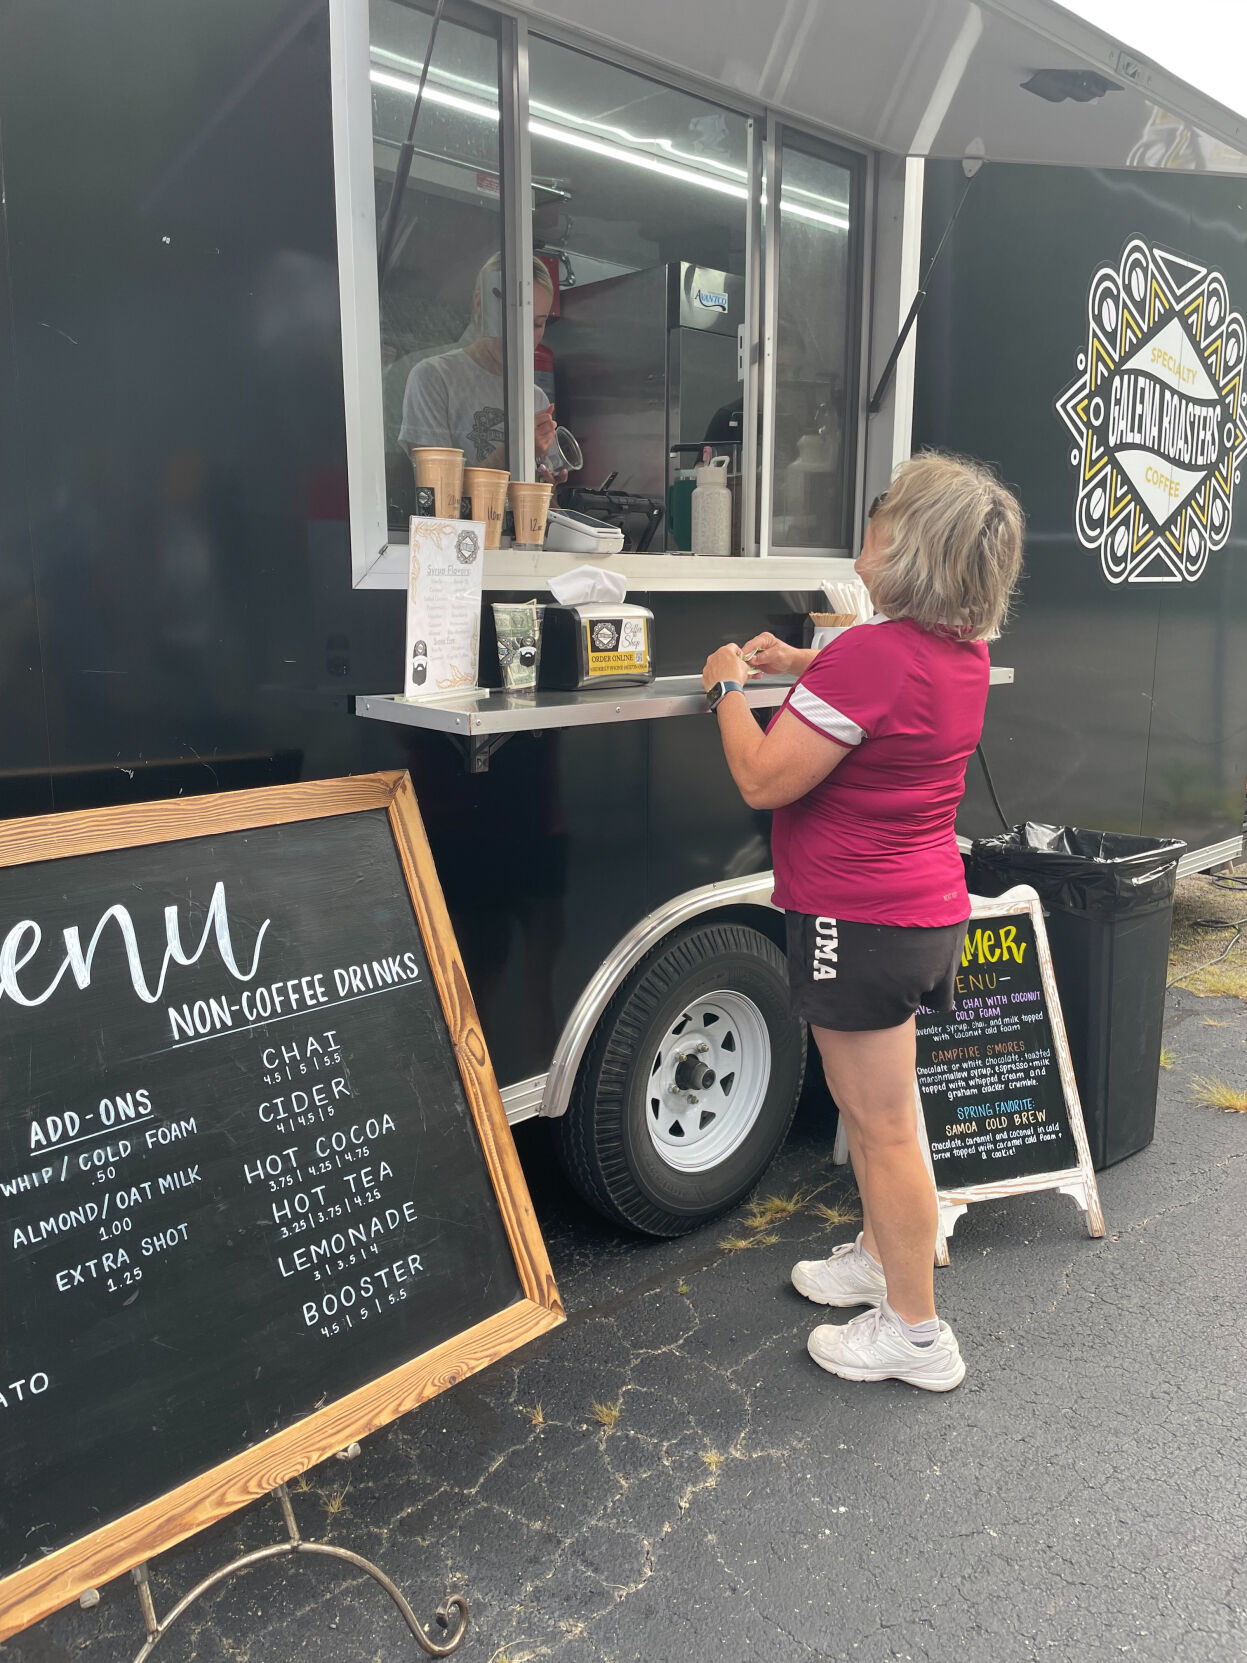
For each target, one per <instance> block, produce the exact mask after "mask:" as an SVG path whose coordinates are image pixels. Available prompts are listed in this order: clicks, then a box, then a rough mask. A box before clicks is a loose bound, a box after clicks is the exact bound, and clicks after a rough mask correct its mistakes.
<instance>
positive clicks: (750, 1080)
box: [554, 924, 805, 1236]
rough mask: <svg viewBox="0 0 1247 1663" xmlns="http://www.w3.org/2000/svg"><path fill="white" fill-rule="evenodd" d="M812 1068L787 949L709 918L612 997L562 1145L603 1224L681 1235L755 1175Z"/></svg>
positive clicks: (563, 1125)
mask: <svg viewBox="0 0 1247 1663" xmlns="http://www.w3.org/2000/svg"><path fill="white" fill-rule="evenodd" d="M804 1072H805V1029H804V1025H803V1024H802V1023H801V1022H800V1021H799V1020H798V1019H797V1018H796V1017H794V1016H793V1015H792V1012H791V1010H790V1009H789V1005H788V979H787V973H786V970H785V964H784V956H783V954H782V953H781V952H780V950H779V948H778V947H776V946H775V945H774V943H773V942H771V941H770V940H768V938H767V937H766V936H764V935H762V934H761V933H760V932H759V931H757V930H754V929H750V928H748V927H747V926H745V925H742V924H708V925H707V924H703V925H701V926H698V927H694V928H692V929H689V930H687V931H685V932H683V933H682V934H680V935H677V936H675V937H673V938H672V939H671V940H670V941H668V942H666V943H664V944H663V946H661V947H659V948H657V949H655V951H654V953H653V954H651V956H650V957H649V958H648V959H646V960H644V961H642V963H641V964H640V965H638V966H637V968H636V970H635V971H634V972H633V973H632V975H631V976H630V977H629V979H628V981H627V982H626V983H625V984H624V986H623V987H622V988H621V989H620V991H619V992H618V993H617V994H616V995H615V998H614V999H613V1000H612V1002H611V1004H610V1005H609V1006H608V1007H607V1009H606V1011H605V1013H604V1014H603V1016H602V1019H601V1021H600V1022H599V1023H598V1026H597V1028H596V1030H595V1032H594V1036H593V1039H592V1040H591V1042H590V1044H589V1048H588V1050H587V1051H586V1053H585V1057H584V1061H583V1062H582V1064H581V1067H580V1073H579V1076H578V1078H577V1081H576V1088H575V1091H574V1093H573V1096H572V1101H571V1103H570V1105H569V1106H568V1110H567V1113H566V1114H565V1115H563V1116H562V1118H560V1119H558V1120H556V1121H555V1122H554V1136H555V1144H556V1147H557V1149H558V1152H559V1156H560V1159H561V1160H562V1163H563V1165H564V1167H565V1168H566V1170H567V1174H568V1176H569V1177H570V1178H571V1180H572V1182H573V1184H575V1186H576V1188H577V1189H578V1190H579V1191H580V1192H581V1194H582V1195H583V1196H584V1197H585V1199H586V1200H587V1201H589V1202H590V1203H591V1205H593V1206H594V1207H596V1208H597V1209H598V1210H599V1211H600V1212H603V1213H605V1214H606V1216H607V1217H608V1218H613V1219H616V1220H618V1221H619V1222H620V1223H622V1224H628V1225H631V1227H632V1228H633V1229H634V1230H640V1231H643V1232H644V1233H646V1234H647V1235H651V1236H679V1235H682V1234H683V1233H684V1232H685V1231H687V1230H693V1229H695V1228H696V1227H697V1225H699V1224H702V1223H704V1222H705V1221H706V1220H707V1219H710V1218H713V1217H714V1216H715V1215H716V1214H717V1213H721V1212H723V1211H724V1210H725V1208H728V1207H730V1206H732V1205H733V1204H734V1203H735V1202H737V1201H739V1200H740V1199H741V1197H742V1196H744V1195H747V1194H748V1193H749V1191H750V1190H751V1189H752V1188H753V1186H754V1185H755V1184H756V1183H757V1181H758V1179H759V1178H760V1177H761V1176H762V1174H763V1172H765V1171H766V1169H767V1167H768V1166H769V1165H770V1163H771V1161H772V1160H773V1159H774V1157H775V1155H776V1154H777V1152H778V1150H779V1147H780V1145H781V1144H782V1143H783V1141H784V1138H785V1136H786V1135H787V1132H788V1128H789V1126H790V1125H791V1124H792V1117H793V1114H794V1112H795V1110H796V1106H797V1098H798V1096H799V1094H800V1091H801V1083H802V1079H803V1076H804Z"/></svg>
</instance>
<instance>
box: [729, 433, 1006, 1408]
mask: <svg viewBox="0 0 1247 1663" xmlns="http://www.w3.org/2000/svg"><path fill="white" fill-rule="evenodd" d="M1021 560H1022V512H1021V509H1020V508H1019V506H1018V504H1017V501H1016V499H1015V498H1014V497H1013V496H1012V495H1011V493H1010V492H1009V491H1008V490H1006V488H1005V487H1004V486H1003V485H1002V484H1001V483H1000V481H999V480H998V479H997V478H996V477H995V476H994V474H992V473H991V472H990V471H989V470H988V469H987V468H985V467H983V466H981V465H980V464H978V463H976V462H971V461H966V460H963V459H962V458H959V457H954V456H945V455H940V454H937V453H934V452H929V453H926V454H924V455H921V456H917V457H914V458H913V459H912V460H910V461H909V462H906V463H904V464H903V465H902V466H901V468H900V469H899V470H898V472H897V474H896V477H895V479H894V481H893V483H892V485H891V487H890V488H889V490H888V491H887V492H886V493H885V495H884V496H883V497H882V498H880V499H878V500H877V501H876V503H875V504H874V505H873V507H872V509H871V514H870V519H869V524H868V526H867V530H866V538H865V541H864V543H863V545H862V552H861V554H860V555H859V556H858V559H857V568H856V569H857V572H858V575H859V576H860V577H861V579H862V581H863V583H865V585H866V587H867V589H868V590H869V591H870V596H871V600H872V601H873V602H874V605H875V608H876V611H875V616H874V617H873V618H872V619H871V620H870V622H869V623H868V624H860V625H857V626H856V627H854V628H852V629H850V630H847V631H846V632H845V633H844V634H842V635H840V636H839V637H837V638H836V639H835V640H834V641H833V642H832V643H831V644H830V645H829V646H827V647H824V648H823V650H822V651H821V652H817V653H816V652H808V651H807V652H802V651H800V650H798V649H797V648H794V647H789V646H786V645H784V644H783V643H782V642H780V641H777V640H776V639H775V637H774V636H773V635H770V634H763V635H758V636H755V637H754V638H753V640H752V641H748V642H746V644H745V647H744V649H743V651H744V652H745V653H748V654H749V655H750V658H751V663H752V668H751V669H747V668H746V667H745V665H744V663H743V661H742V649H741V648H739V647H737V646H734V645H733V646H728V647H723V648H720V650H719V651H718V652H715V653H712V654H711V656H710V658H709V659H708V660H707V663H706V667H705V670H704V672H703V678H702V679H703V682H704V684H705V686H706V689H707V693H708V695H709V698H710V701H711V707H712V709H714V710H715V711H716V712H717V719H718V724H719V731H720V734H721V736H722V739H723V749H724V753H725V755H726V758H727V764H728V767H729V768H730V769H731V772H732V778H733V779H734V780H735V782H736V784H737V786H738V787H739V789H740V792H741V795H742V796H743V797H744V799H745V801H746V802H747V803H748V804H749V805H750V806H751V807H752V808H769V809H774V810H775V816H774V822H773V827H772V833H771V842H772V851H773V857H774V864H775V902H776V905H777V906H781V907H783V908H784V909H785V911H786V913H787V929H788V975H789V984H790V987H791V991H792V1000H793V1007H794V1009H795V1011H796V1012H797V1014H798V1015H799V1016H802V1017H804V1018H805V1020H806V1021H807V1022H808V1023H809V1024H810V1028H811V1031H812V1033H813V1035H814V1039H815V1042H816V1043H817V1045H818V1050H819V1054H820V1056H821V1058H822V1062H823V1069H824V1071H825V1073H826V1076H827V1084H828V1087H829V1089H830V1091H831V1094H832V1096H833V1097H834V1098H835V1100H836V1103H837V1104H838V1106H839V1109H840V1116H841V1119H842V1121H843V1123H844V1127H845V1132H846V1134H847V1138H848V1145H849V1154H850V1157H851V1159H852V1162H853V1171H854V1174H855V1175H856V1178H857V1184H858V1189H859V1191H860V1193H861V1198H862V1230H861V1233H860V1234H859V1236H858V1237H857V1240H856V1241H854V1242H852V1243H846V1244H845V1245H843V1246H841V1247H837V1248H835V1249H834V1250H833V1252H832V1254H831V1257H830V1258H828V1259H821V1260H810V1261H805V1262H803V1263H801V1264H798V1265H797V1266H795V1268H794V1269H793V1272H792V1281H793V1285H794V1286H795V1287H796V1288H797V1290H798V1291H799V1292H800V1293H803V1294H804V1295H805V1296H806V1298H807V1299H811V1300H813V1301H814V1302H815V1304H818V1305H831V1306H841V1307H845V1306H854V1305H867V1306H869V1307H870V1309H869V1310H867V1311H866V1312H865V1313H864V1314H863V1315H861V1316H858V1317H854V1318H853V1319H852V1320H851V1321H849V1322H846V1323H843V1324H838V1325H836V1324H827V1325H824V1326H822V1327H819V1328H815V1329H814V1331H813V1333H812V1334H811V1335H810V1339H809V1352H810V1355H811V1357H813V1359H814V1361H815V1362H816V1363H817V1364H818V1365H819V1366H820V1367H821V1368H824V1369H826V1370H828V1372H829V1373H832V1374H838V1375H841V1376H843V1377H844V1378H845V1379H847V1380H886V1379H897V1380H905V1381H908V1382H909V1383H910V1384H911V1385H914V1386H921V1387H923V1388H925V1389H926V1390H928V1391H951V1390H952V1389H953V1387H955V1386H957V1385H959V1384H960V1383H961V1381H962V1379H963V1378H964V1376H965V1364H964V1362H963V1361H962V1358H961V1352H960V1350H959V1348H958V1345H957V1341H956V1338H955V1336H954V1335H953V1332H952V1330H951V1329H950V1328H949V1326H948V1324H947V1323H945V1322H941V1321H939V1319H938V1318H937V1316H936V1313H935V1298H934V1286H933V1280H934V1278H933V1265H934V1261H935V1237H936V1227H937V1213H936V1199H935V1190H934V1187H933V1185H932V1183H931V1179H930V1176H929V1175H928V1172H927V1169H926V1164H925V1162H924V1160H923V1156H922V1150H921V1146H920V1144H919V1141H918V1126H917V1113H916V1106H915V1097H914V1067H915V1034H914V1012H915V1010H916V1009H917V1007H918V1006H919V1005H925V1006H927V1007H930V1008H933V1009H936V1010H945V1011H946V1010H951V1009H952V995H953V982H954V978H955V976H956V974H957V971H958V968H959V966H960V959H961V948H962V942H963V939H964V936H965V928H966V921H967V919H968V917H969V912H970V904H969V899H968V896H967V893H966V886H965V879H964V876H963V873H962V865H961V856H960V854H959V853H958V850H957V844H956V841H955V838H954V832H953V827H954V821H955V819H956V814H957V805H958V803H959V802H960V801H961V796H962V793H963V791H964V789H965V770H966V762H967V760H968V759H969V757H970V754H971V752H972V751H973V750H974V748H975V745H976V744H977V743H978V740H979V735H980V733H981V731H982V727H983V714H984V710H985V707H986V703H987V687H988V679H989V663H988V655H987V646H986V643H987V642H988V641H991V640H994V639H995V638H996V637H997V636H998V635H999V634H1000V630H1001V627H1002V625H1003V623H1004V620H1005V616H1006V613H1007V611H1008V606H1009V599H1010V595H1011V593H1012V590H1013V587H1014V585H1015V583H1016V582H1017V578H1018V573H1019V570H1020V567H1021ZM759 671H770V672H773V673H774V672H778V673H780V674H789V675H796V676H798V677H799V679H798V681H797V684H796V686H795V687H794V688H793V689H792V691H791V693H790V694H789V695H788V697H787V698H786V700H785V701H784V704H783V706H782V708H781V709H780V711H779V712H778V713H777V715H776V717H775V719H774V720H773V721H772V722H771V724H770V726H769V727H768V729H767V731H766V733H765V735H763V733H762V732H761V730H760V729H759V728H758V726H757V724H756V723H755V721H754V719H753V715H752V713H751V711H750V709H749V706H748V704H747V703H746V701H745V699H744V698H743V697H739V696H738V695H739V694H740V692H741V684H742V682H743V681H744V680H745V679H747V677H748V675H749V674H751V673H757V672H759Z"/></svg>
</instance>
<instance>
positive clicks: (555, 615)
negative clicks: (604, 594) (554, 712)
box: [538, 601, 654, 692]
mask: <svg viewBox="0 0 1247 1663" xmlns="http://www.w3.org/2000/svg"><path fill="white" fill-rule="evenodd" d="M653 679H654V614H653V613H652V612H651V611H650V610H649V609H648V607H644V606H633V605H632V604H631V603H630V602H628V601H592V602H585V603H582V604H581V605H579V606H547V607H546V615H545V619H544V621H543V623H542V626H541V670H540V676H539V681H538V685H539V686H540V687H548V688H551V689H555V688H557V689H561V690H564V691H571V692H576V691H580V690H581V689H587V688H590V687H629V686H634V685H636V684H643V683H645V682H647V681H653Z"/></svg>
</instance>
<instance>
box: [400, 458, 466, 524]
mask: <svg viewBox="0 0 1247 1663" xmlns="http://www.w3.org/2000/svg"><path fill="white" fill-rule="evenodd" d="M411 460H412V463H413V465H414V467H415V470H416V484H417V485H427V486H428V487H429V488H430V489H431V491H432V492H433V504H434V510H435V512H436V514H437V517H438V519H439V520H457V519H458V518H459V516H460V513H461V512H462V508H463V452H462V451H461V450H453V449H451V447H450V446H449V445H414V446H413V447H412V452H411Z"/></svg>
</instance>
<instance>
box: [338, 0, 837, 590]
mask: <svg viewBox="0 0 1247 1663" xmlns="http://www.w3.org/2000/svg"><path fill="white" fill-rule="evenodd" d="M330 19H331V38H332V41H333V52H334V58H333V82H334V146H335V172H336V178H337V191H338V246H339V273H340V278H341V294H342V325H343V346H344V350H343V367H344V376H345V382H346V425H347V443H348V452H349V459H350V512H351V548H352V565H353V578H354V582H355V583H356V584H362V585H364V586H366V587H383V588H389V587H401V586H402V584H403V583H404V581H405V574H406V567H407V557H406V543H407V535H408V524H409V519H410V516H411V515H412V514H413V513H417V512H430V511H431V506H430V503H429V501H428V500H427V497H428V495H429V493H428V492H427V491H426V492H425V494H423V495H422V490H421V487H420V486H419V484H418V481H417V476H416V471H415V467H416V464H415V459H414V458H413V454H412V452H413V450H415V449H422V450H423V449H427V448H428V447H443V448H448V449H450V450H453V451H461V452H462V453H463V460H464V463H465V464H466V465H468V466H476V467H484V468H495V469H500V470H504V471H505V472H507V473H509V474H510V475H511V477H512V479H517V480H519V479H526V478H527V479H532V478H534V477H536V478H538V479H550V478H553V479H554V480H555V482H556V483H557V485H558V488H559V502H560V504H561V506H562V507H563V508H565V509H570V510H579V511H580V512H581V513H587V514H589V515H593V516H597V517H599V518H602V519H605V520H608V521H610V522H611V523H612V524H613V525H615V526H622V528H623V530H624V534H625V539H626V540H625V544H624V548H625V551H632V552H637V553H640V552H645V553H650V554H661V553H664V552H668V553H675V552H681V553H683V552H692V553H695V554H702V555H726V554H739V555H754V554H760V555H766V554H770V553H775V554H815V555H827V554H837V553H844V552H846V550H847V548H848V544H849V541H850V537H851V530H852V523H853V518H854V508H855V505H856V498H857V497H858V496H859V495H860V492H858V491H857V490H856V480H857V472H858V470H857V467H856V463H857V460H858V458H857V426H858V424H857V411H858V409H859V406H860V403H861V397H860V394H861V388H860V386H859V379H860V374H859V370H860V363H859V361H860V352H859V345H860V334H861V304H862V302H861V296H862V275H863V273H862V269H861V268H862V263H863V235H862V233H863V228H864V219H865V216H864V212H863V201H864V197H865V181H866V174H867V167H866V158H865V156H864V155H862V154H860V153H857V152H853V151H847V150H840V149H838V148H835V147H833V146H831V145H830V144H828V143H827V142H825V141H824V140H822V139H819V138H817V137H814V136H811V135H809V134H806V133H803V132H798V131H797V130H796V129H794V128H792V127H790V126H788V125H786V124H783V123H781V122H780V121H779V120H778V119H777V118H776V117H775V116H774V115H772V114H771V113H769V112H768V111H767V110H766V109H765V108H764V107H763V106H761V105H755V106H753V107H752V108H751V109H742V108H736V107H733V105H731V104H724V103H719V102H717V101H716V99H715V95H714V90H713V89H710V90H709V92H708V93H707V90H706V88H705V87H704V86H701V85H699V86H696V87H693V86H686V87H681V86H679V85H673V84H670V83H669V82H668V81H667V80H665V79H661V78H660V75H661V72H659V75H653V74H650V73H648V72H647V71H646V68H645V66H644V65H641V66H634V65H623V64H620V63H617V62H614V61H612V58H611V49H610V47H609V46H607V45H606V44H605V43H603V46H602V51H601V52H599V51H598V50H597V49H596V48H594V49H592V50H589V49H587V48H586V44H585V37H584V36H578V37H577V38H576V39H575V41H574V42H573V41H571V40H564V39H559V38H553V36H554V34H555V33H556V32H557V30H556V28H555V26H553V25H549V24H546V23H544V22H543V23H542V24H540V25H536V24H534V26H533V27H532V28H530V26H529V23H528V22H527V21H526V20H525V19H524V18H523V17H521V16H517V15H516V14H514V13H503V12H501V11H496V10H494V9H493V8H492V7H491V6H490V5H488V4H474V3H472V0H444V4H443V5H442V6H441V7H440V9H439V10H438V11H436V12H435V10H434V6H433V4H432V0H418V3H417V0H369V3H368V5H367V7H363V6H357V5H356V4H354V0H330ZM538 28H540V29H541V30H542V31H544V32H542V33H538ZM422 86H423V91H422V92H421V87H422ZM724 96H725V97H727V98H730V99H732V100H733V103H734V101H735V97H736V95H735V94H733V93H730V92H728V91H727V90H726V89H725V92H724ZM768 192H769V193H770V195H771V200H772V201H773V202H775V203H776V204H777V207H778V211H777V212H776V211H773V210H772V209H770V208H768V206H767V198H768ZM565 435H570V440H571V448H570V450H569V449H568V447H567V445H566V443H565V442H564V436H565ZM707 447H709V452H710V455H711V456H715V457H723V458H725V459H726V470H725V477H726V479H727V483H728V487H729V503H730V507H729V509H728V511H727V512H726V513H725V512H724V505H723V504H722V503H717V504H716V505H715V508H714V514H713V516H709V510H708V509H707V514H706V515H703V516H702V518H701V520H700V529H699V532H698V537H699V538H701V541H700V542H699V541H698V539H697V538H695V537H694V535H693V528H692V521H693V514H692V502H691V498H692V495H693V492H694V490H695V487H696V484H697V483H698V482H699V480H698V478H697V477H695V474H694V469H695V467H696V465H697V464H698V463H699V462H702V461H703V460H709V459H710V457H708V456H707V454H706V450H707ZM547 456H550V457H556V458H558V460H557V462H554V463H552V464H547V463H546V461H545V459H546V457H547ZM569 457H570V460H569V461H568V460H566V459H567V458H569ZM442 465H443V467H445V466H446V465H447V464H446V463H445V462H444V461H443V464H442ZM420 466H421V467H422V468H423V470H424V472H423V475H422V476H421V477H422V478H423V481H424V485H425V486H426V487H427V486H428V485H431V484H432V483H433V478H432V477H430V476H435V474H436V468H435V466H434V463H433V460H432V459H431V458H428V457H421V458H420ZM703 477H704V476H703ZM713 477H714V478H715V479H716V480H717V479H718V478H719V477H720V475H719V474H718V473H716V474H715V475H714V476H713ZM482 489H484V487H483V486H482ZM709 494H712V495H715V496H717V492H715V493H709ZM699 504H700V505H701V506H702V507H705V506H706V505H705V501H704V499H700V498H699ZM708 524H712V525H713V528H714V529H713V532H712V533H711V532H708V531H707V529H706V527H707V525H708ZM504 529H505V528H504ZM682 569H683V571H685V572H689V571H691V570H692V568H689V567H683V568H682Z"/></svg>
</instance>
